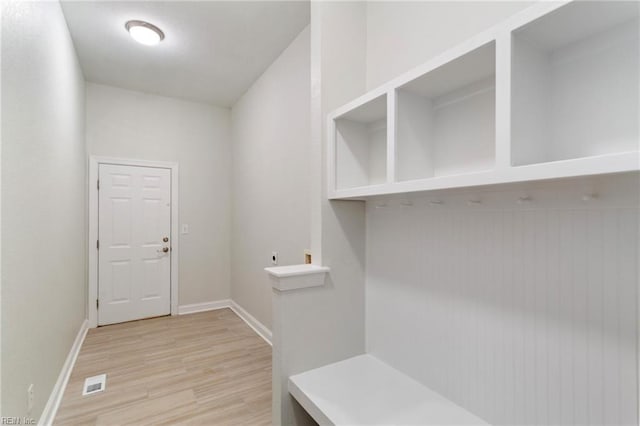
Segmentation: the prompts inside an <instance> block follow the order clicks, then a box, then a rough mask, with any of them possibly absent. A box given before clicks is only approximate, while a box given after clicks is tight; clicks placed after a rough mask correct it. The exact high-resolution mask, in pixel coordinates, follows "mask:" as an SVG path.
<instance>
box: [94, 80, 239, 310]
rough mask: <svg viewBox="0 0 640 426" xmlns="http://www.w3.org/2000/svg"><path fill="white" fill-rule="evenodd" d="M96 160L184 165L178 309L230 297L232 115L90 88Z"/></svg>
mask: <svg viewBox="0 0 640 426" xmlns="http://www.w3.org/2000/svg"><path fill="white" fill-rule="evenodd" d="M86 118H87V131H86V135H87V149H88V151H89V155H96V156H109V157H120V158H132V159H144V160H159V161H173V162H178V163H179V166H180V213H179V214H180V223H181V224H188V225H189V234H187V235H180V291H179V296H178V297H179V300H178V303H179V305H186V304H192V303H202V302H209V301H214V300H222V299H227V298H229V296H230V288H229V285H230V267H229V265H230V250H229V246H230V224H231V216H230V211H231V209H230V200H231V197H230V173H231V166H230V163H231V155H230V142H231V132H230V112H229V110H228V109H225V108H219V107H214V106H210V105H205V104H200V103H194V102H188V101H182V100H177V99H173V98H166V97H161V96H156V95H148V94H144V93H140V92H134V91H129V90H124V89H118V88H114V87H109V86H103V85H98V84H92V83H89V84H87V117H86Z"/></svg>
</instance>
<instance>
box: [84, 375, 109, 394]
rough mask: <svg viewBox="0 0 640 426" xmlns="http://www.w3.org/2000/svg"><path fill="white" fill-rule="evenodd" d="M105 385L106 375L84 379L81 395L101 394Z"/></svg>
mask: <svg viewBox="0 0 640 426" xmlns="http://www.w3.org/2000/svg"><path fill="white" fill-rule="evenodd" d="M106 385H107V375H106V374H100V375H99V376H93V377H87V378H86V379H84V387H83V388H82V395H83V396H84V395H91V394H94V393H98V392H102V391H103V390H104V388H105V387H106Z"/></svg>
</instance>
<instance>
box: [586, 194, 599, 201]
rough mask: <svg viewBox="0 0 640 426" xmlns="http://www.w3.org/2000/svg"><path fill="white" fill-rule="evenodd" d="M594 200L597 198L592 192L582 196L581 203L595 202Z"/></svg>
mask: <svg viewBox="0 0 640 426" xmlns="http://www.w3.org/2000/svg"><path fill="white" fill-rule="evenodd" d="M596 198H598V194H596V193H594V192H590V193H586V194H583V195H582V201H585V202H587V201H591V200H595V199H596Z"/></svg>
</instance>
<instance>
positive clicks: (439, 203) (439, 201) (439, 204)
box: [429, 200, 443, 206]
mask: <svg viewBox="0 0 640 426" xmlns="http://www.w3.org/2000/svg"><path fill="white" fill-rule="evenodd" d="M429 204H430V205H432V206H441V205H442V204H443V203H442V200H431V201H429Z"/></svg>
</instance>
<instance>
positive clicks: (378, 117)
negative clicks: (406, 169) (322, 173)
mask: <svg viewBox="0 0 640 426" xmlns="http://www.w3.org/2000/svg"><path fill="white" fill-rule="evenodd" d="M334 123H335V132H334V134H335V141H336V145H335V147H336V158H337V162H336V184H337V187H338V188H340V189H343V188H357V187H363V186H369V185H376V184H382V183H385V182H386V181H387V95H386V94H382V95H380V96H377V97H375V98H373V99H371V100H369V101H367V102H365V103H363V104H362V105H359V106H358V107H356V108H354V109H352V110H350V111H348V112H347V113H345V114H342V115H340V116H338V117H336V118H335V120H334Z"/></svg>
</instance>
